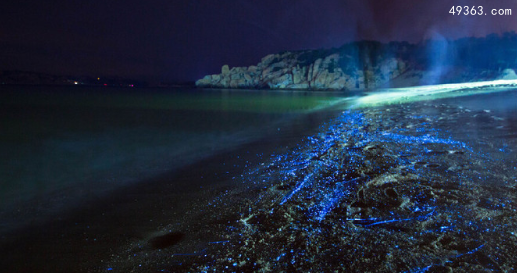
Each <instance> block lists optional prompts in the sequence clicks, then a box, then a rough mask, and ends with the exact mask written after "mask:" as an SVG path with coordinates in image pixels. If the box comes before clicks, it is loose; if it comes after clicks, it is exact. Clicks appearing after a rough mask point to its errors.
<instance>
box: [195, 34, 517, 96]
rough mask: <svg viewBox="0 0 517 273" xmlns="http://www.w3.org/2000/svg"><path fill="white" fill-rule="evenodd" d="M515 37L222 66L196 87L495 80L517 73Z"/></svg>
mask: <svg viewBox="0 0 517 273" xmlns="http://www.w3.org/2000/svg"><path fill="white" fill-rule="evenodd" d="M516 48H517V34H516V33H515V32H510V33H504V34H503V35H496V34H492V35H489V36H487V37H484V38H463V39H459V40H455V41H449V40H445V39H437V40H427V41H424V42H422V43H419V44H410V43H407V42H390V43H380V42H376V41H361V42H353V43H348V44H345V45H343V46H342V47H340V48H333V49H318V50H302V51H286V52H281V53H278V54H270V55H267V56H265V57H264V58H262V60H261V61H260V62H259V63H258V64H257V65H252V66H249V67H233V68H230V67H229V66H228V65H224V66H223V67H222V69H221V73H220V74H214V75H207V76H205V77H204V78H202V79H200V80H198V81H196V86H198V87H207V88H243V89H246V88H251V89H292V90H362V89H373V88H379V87H403V86H413V85H425V84H437V83H452V82H464V81H479V80H493V79H496V78H499V77H501V74H502V71H504V70H505V69H517V50H516Z"/></svg>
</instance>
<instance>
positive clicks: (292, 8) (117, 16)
mask: <svg viewBox="0 0 517 273" xmlns="http://www.w3.org/2000/svg"><path fill="white" fill-rule="evenodd" d="M7 2H8V3H7ZM463 4H468V5H469V6H474V5H475V6H479V5H482V6H483V7H484V10H485V11H486V12H487V14H489V13H490V10H491V9H493V8H497V9H499V8H511V9H512V13H513V14H512V15H511V16H491V15H485V16H464V15H462V16H458V15H456V16H453V15H452V14H449V10H450V9H451V7H452V5H463ZM509 30H514V31H517V0H497V1H493V0H455V1H450V0H240V1H239V0H233V1H230V0H228V1H226V0H217V1H216V0H148V1H145V0H141V1H136V0H123V1H122V0H51V1H42V0H37V1H36V0H13V1H2V3H1V4H0V70H5V69H20V70H31V71H37V72H46V73H52V74H75V75H77V74H81V75H91V76H103V75H118V76H122V77H130V78H138V79H146V80H156V81H185V80H195V79H197V78H200V77H202V76H203V75H205V74H213V73H219V71H220V67H221V66H222V65H223V64H229V65H230V66H248V65H252V64H256V63H258V62H259V61H260V58H261V57H263V56H265V55H267V54H269V53H276V52H278V51H282V50H289V49H314V48H321V47H324V48H329V47H338V46H340V45H342V44H344V43H346V42H349V41H354V40H358V39H372V40H380V41H392V40H406V41H410V42H418V41H420V40H422V39H423V38H427V37H433V36H436V35H440V36H444V37H446V38H459V37H465V36H473V35H474V36H484V35H486V34H488V33H492V32H499V33H500V32H503V31H509Z"/></svg>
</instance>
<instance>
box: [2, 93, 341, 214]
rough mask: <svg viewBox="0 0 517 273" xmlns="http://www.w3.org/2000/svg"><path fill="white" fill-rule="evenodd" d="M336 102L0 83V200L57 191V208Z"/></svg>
mask: <svg viewBox="0 0 517 273" xmlns="http://www.w3.org/2000/svg"><path fill="white" fill-rule="evenodd" d="M343 100H344V95H343V94H340V93H306V92H265V91H227V90H226V91H225V90H209V91H201V90H195V89H117V88H111V89H110V88H97V87H31V86H19V87H1V88H0V155H1V156H0V200H1V201H0V205H1V206H8V205H12V204H16V203H19V202H24V201H28V200H31V199H34V198H47V196H48V195H49V194H52V196H53V198H56V199H63V200H61V201H58V202H56V203H57V204H53V205H58V206H59V205H63V204H60V203H66V200H67V199H70V200H73V199H75V198H76V197H78V196H85V195H93V196H97V195H99V194H102V193H103V191H108V190H112V189H114V188H117V187H120V186H125V185H127V184H128V183H137V182H139V181H142V180H145V179H148V178H150V177H153V176H156V175H160V174H162V173H165V172H169V171H171V170H174V169H177V168H180V167H182V166H185V165H186V164H191V163H193V162H196V161H199V160H200V159H203V158H206V157H209V156H212V155H214V154H216V153H221V152H223V151H228V150H231V149H235V148H237V147H239V146H240V145H243V144H247V143H251V142H253V141H258V140H260V139H263V138H265V137H271V138H273V139H275V141H278V139H282V138H283V139H286V138H293V137H297V136H298V135H300V134H302V135H303V134H304V132H305V131H307V130H310V129H311V128H313V127H314V126H316V125H317V124H319V122H320V120H319V119H320V118H321V119H324V118H326V117H327V116H328V114H329V113H331V112H332V111H331V110H328V109H332V107H330V106H332V105H334V104H339V103H342V101H343ZM329 107H330V108H329ZM323 109H327V110H323ZM318 111H319V113H320V114H319V115H318V117H320V118H314V116H315V115H314V113H316V112H318ZM325 111H326V113H325ZM311 114H312V118H311V120H309V122H307V120H305V121H304V118H303V116H307V115H311ZM273 142H274V141H273Z"/></svg>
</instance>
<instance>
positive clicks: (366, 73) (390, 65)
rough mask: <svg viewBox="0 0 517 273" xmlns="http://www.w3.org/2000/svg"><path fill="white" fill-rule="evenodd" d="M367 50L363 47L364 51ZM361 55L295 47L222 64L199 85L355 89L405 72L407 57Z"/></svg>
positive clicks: (387, 79) (370, 85) (373, 85)
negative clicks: (248, 62)
mask: <svg viewBox="0 0 517 273" xmlns="http://www.w3.org/2000/svg"><path fill="white" fill-rule="evenodd" d="M365 52H366V51H365ZM367 55H368V56H365V57H364V58H357V57H352V56H351V55H347V54H345V52H339V51H338V52H335V53H333V52H332V51H298V52H285V53H281V54H270V55H267V56H266V57H264V58H262V60H261V62H260V63H258V64H257V65H252V66H249V67H233V68H231V69H230V67H229V66H228V65H224V66H223V67H222V69H221V74H215V75H207V76H205V77H204V78H203V79H200V80H198V81H197V82H196V86H198V87H216V88H268V89H304V90H307V89H308V90H357V89H365V88H375V87H378V86H381V85H384V84H386V83H387V82H389V81H390V80H392V79H394V78H396V77H397V76H399V75H400V74H402V73H404V72H405V70H406V69H407V67H408V63H407V61H404V60H402V59H401V58H396V57H393V56H388V54H382V53H381V54H380V55H378V56H375V57H370V56H371V54H367Z"/></svg>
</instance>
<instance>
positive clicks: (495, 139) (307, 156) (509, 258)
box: [104, 101, 517, 272]
mask: <svg viewBox="0 0 517 273" xmlns="http://www.w3.org/2000/svg"><path fill="white" fill-rule="evenodd" d="M514 122H515V120H506V119H503V118H500V117H498V116H496V115H494V114H492V113H490V112H486V111H477V110H476V111H470V110H469V109H464V108H461V107H457V106H449V105H444V104H440V103H439V101H435V102H433V103H412V104H407V105H394V106H387V107H379V108H374V109H366V110H352V111H348V112H346V113H344V114H343V115H342V116H341V117H340V118H338V119H336V120H334V121H332V122H330V123H329V124H327V125H326V126H324V127H322V130H321V132H320V133H319V134H318V135H316V136H314V137H313V138H310V139H308V140H307V141H306V143H305V144H304V145H300V146H299V147H297V148H293V149H292V150H291V151H289V152H287V153H285V154H283V155H281V156H278V157H276V158H274V159H273V160H270V161H267V163H266V164H264V165H262V166H260V167H258V168H256V169H251V170H250V171H249V172H248V173H245V174H244V175H243V177H242V183H243V185H244V187H241V188H234V189H231V190H228V191H227V192H224V193H223V194H221V195H220V196H218V197H217V198H216V199H214V200H213V201H212V202H210V203H209V206H206V207H203V206H197V207H192V208H190V210H189V213H187V214H186V215H188V217H185V218H184V219H183V220H184V221H182V222H179V223H178V224H176V225H169V226H167V227H166V228H165V229H164V230H163V231H162V233H159V234H157V236H162V237H153V238H148V239H142V240H140V241H137V242H132V243H131V244H129V245H128V246H127V247H126V248H125V249H124V248H121V249H120V250H119V251H118V252H117V254H116V255H113V256H112V257H111V259H109V260H105V263H104V264H105V268H107V269H111V270H110V271H115V272H160V271H161V272H187V271H190V272H201V271H208V272H253V271H255V272H300V271H301V272H307V271H315V272H333V271H337V272H342V271H346V272H453V271H454V272H487V271H496V272H499V271H501V272H506V271H512V270H514V266H515V264H517V255H515V253H516V251H517V233H515V232H517V222H516V221H515V219H516V217H517V170H516V168H515V166H516V165H517V164H516V162H517V161H516V153H515V150H514V149H515V148H516V147H517V140H516V138H515V137H514V136H513V135H512V134H514V133H513V132H514V129H515V128H513V127H514V126H515V125H513V123H514ZM200 220H202V221H200ZM193 242H197V244H196V243H194V244H193Z"/></svg>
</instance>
